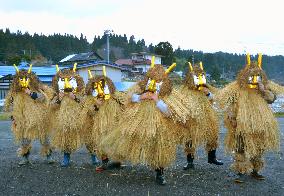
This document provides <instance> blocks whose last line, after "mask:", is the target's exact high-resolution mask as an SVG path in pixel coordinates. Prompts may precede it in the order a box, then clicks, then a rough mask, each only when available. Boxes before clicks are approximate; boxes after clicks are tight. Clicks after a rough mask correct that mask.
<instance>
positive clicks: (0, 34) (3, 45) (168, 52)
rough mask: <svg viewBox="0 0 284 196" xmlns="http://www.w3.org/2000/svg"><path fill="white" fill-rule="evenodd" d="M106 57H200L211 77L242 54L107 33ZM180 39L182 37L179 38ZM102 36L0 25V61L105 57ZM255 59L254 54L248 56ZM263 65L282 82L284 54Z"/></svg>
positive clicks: (183, 62) (237, 64)
mask: <svg viewBox="0 0 284 196" xmlns="http://www.w3.org/2000/svg"><path fill="white" fill-rule="evenodd" d="M109 40H110V46H111V50H110V59H111V61H115V60H117V59H119V58H129V57H130V54H131V53H133V52H142V51H145V52H151V53H156V54H160V55H163V58H162V61H163V64H167V65H169V64H171V63H172V62H174V61H175V62H177V65H178V66H177V68H176V70H180V71H184V70H186V69H187V65H188V64H187V61H192V60H193V59H194V61H195V62H198V61H203V64H204V67H205V69H206V71H207V72H208V73H210V74H211V75H213V78H214V79H218V78H220V75H221V74H223V75H226V77H230V76H234V75H235V74H236V73H237V72H238V71H239V70H240V68H242V66H243V65H244V64H245V59H246V57H245V55H244V54H243V55H239V54H230V53H224V52H216V53H203V52H202V51H194V50H185V49H180V48H178V49H176V50H173V48H172V45H171V44H170V43H169V42H160V43H159V44H157V45H153V44H150V45H146V44H145V40H144V39H141V40H136V39H135V37H134V36H133V35H132V36H130V37H127V35H125V34H124V35H116V34H111V35H110V39H109ZM181 41H182V40H181ZM105 48H106V36H105V35H102V36H94V40H93V42H92V43H89V42H88V41H87V39H86V37H85V36H84V35H83V34H81V36H80V37H76V36H74V35H70V34H64V35H61V34H53V35H48V36H47V35H43V34H33V35H30V34H29V33H27V32H26V33H22V32H20V31H18V32H16V33H15V32H10V30H9V29H4V30H3V29H0V61H1V62H3V63H7V64H12V63H16V64H17V63H18V62H20V61H21V59H25V60H27V61H31V60H33V61H36V62H39V64H41V65H42V64H51V63H56V62H58V61H59V60H61V59H63V58H64V57H66V56H67V55H69V54H74V53H82V52H89V51H96V52H98V53H99V54H100V55H102V56H103V57H104V58H105V54H106V50H105ZM252 59H257V57H252ZM263 68H264V70H265V71H266V72H267V74H268V76H269V77H270V78H272V79H275V80H277V81H280V82H282V83H283V82H284V57H283V56H266V55H263Z"/></svg>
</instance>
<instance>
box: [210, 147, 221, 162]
mask: <svg viewBox="0 0 284 196" xmlns="http://www.w3.org/2000/svg"><path fill="white" fill-rule="evenodd" d="M208 163H210V164H215V165H223V162H221V161H219V160H217V159H216V150H211V151H209V152H208Z"/></svg>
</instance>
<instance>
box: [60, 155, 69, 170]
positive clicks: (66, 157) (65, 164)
mask: <svg viewBox="0 0 284 196" xmlns="http://www.w3.org/2000/svg"><path fill="white" fill-rule="evenodd" d="M68 166H70V153H67V152H64V156H63V161H62V163H61V167H68Z"/></svg>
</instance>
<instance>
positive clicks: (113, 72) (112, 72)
mask: <svg viewBox="0 0 284 196" xmlns="http://www.w3.org/2000/svg"><path fill="white" fill-rule="evenodd" d="M88 69H90V70H91V72H92V74H93V75H102V70H103V66H98V65H95V66H93V67H86V68H85V67H84V68H80V69H79V70H78V73H79V75H80V76H81V77H82V78H83V80H84V82H85V84H87V82H88V79H89V74H88ZM106 73H107V76H108V77H109V78H111V79H112V81H113V82H121V78H122V73H121V70H120V69H116V68H113V67H108V66H106Z"/></svg>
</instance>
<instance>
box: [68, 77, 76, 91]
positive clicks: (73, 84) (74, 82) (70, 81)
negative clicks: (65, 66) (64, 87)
mask: <svg viewBox="0 0 284 196" xmlns="http://www.w3.org/2000/svg"><path fill="white" fill-rule="evenodd" d="M69 83H70V85H71V87H72V89H76V88H77V81H76V79H75V78H71V79H70V80H69Z"/></svg>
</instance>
